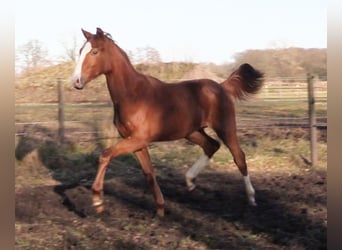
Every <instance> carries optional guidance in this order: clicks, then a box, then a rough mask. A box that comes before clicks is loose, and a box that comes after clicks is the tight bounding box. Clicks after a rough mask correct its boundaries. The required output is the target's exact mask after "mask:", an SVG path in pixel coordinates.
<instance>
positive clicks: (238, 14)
mask: <svg viewBox="0 0 342 250" xmlns="http://www.w3.org/2000/svg"><path fill="white" fill-rule="evenodd" d="M326 5H327V4H326V1H324V0H286V1H285V0H284V1H283V0H279V1H271V0H234V1H232V0H169V1H165V0H107V1H104V0H96V1H86V0H83V1H71V0H58V1H47V0H30V1H28V0H16V1H15V20H16V21H15V36H16V37H15V39H16V46H19V45H22V44H24V43H26V42H27V41H29V40H32V39H38V40H39V41H41V42H42V43H43V45H44V47H45V48H46V49H47V50H48V51H49V54H50V57H51V58H52V59H56V58H59V57H60V56H61V55H63V53H65V52H64V48H63V45H65V44H71V41H72V40H73V39H74V37H76V38H77V40H78V41H79V43H80V45H81V44H82V42H83V41H84V38H83V35H82V33H81V31H80V29H81V28H83V29H86V30H88V31H90V32H92V33H94V32H95V30H96V27H100V28H102V29H103V30H104V31H106V32H109V33H111V35H112V37H113V39H114V40H115V41H116V42H117V44H118V45H119V46H120V47H122V48H123V49H124V50H126V51H127V50H132V51H134V50H135V49H136V48H138V47H146V46H150V47H153V48H155V49H157V50H158V51H159V53H160V55H161V58H162V60H163V61H184V60H187V61H193V62H214V63H224V62H229V61H231V60H232V57H233V55H234V54H235V53H237V52H241V51H244V50H247V49H265V48H276V47H303V48H326V46H327V6H326Z"/></svg>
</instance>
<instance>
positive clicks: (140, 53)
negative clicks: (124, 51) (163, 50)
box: [128, 46, 161, 64]
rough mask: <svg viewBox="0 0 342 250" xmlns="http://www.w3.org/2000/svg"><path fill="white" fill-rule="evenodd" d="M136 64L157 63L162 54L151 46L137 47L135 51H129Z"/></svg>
mask: <svg viewBox="0 0 342 250" xmlns="http://www.w3.org/2000/svg"><path fill="white" fill-rule="evenodd" d="M128 55H129V57H130V59H131V60H132V63H134V64H142V63H143V64H156V63H160V62H161V59H160V54H159V52H158V50H156V49H155V48H152V47H150V46H146V47H140V48H137V49H136V50H135V51H134V52H132V51H129V53H128Z"/></svg>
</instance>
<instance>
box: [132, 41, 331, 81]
mask: <svg viewBox="0 0 342 250" xmlns="http://www.w3.org/2000/svg"><path fill="white" fill-rule="evenodd" d="M242 63H249V64H251V65H253V66H254V67H255V68H257V69H260V70H262V71H263V72H264V73H265V77H267V78H278V77H279V78H296V79H305V78H306V77H307V74H308V73H310V74H314V75H316V76H318V77H319V78H320V79H323V80H325V79H326V76H327V54H326V49H303V48H286V49H267V50H247V51H243V52H241V53H237V54H235V56H234V62H233V63H226V64H222V65H217V64H213V63H208V64H201V68H202V69H203V68H204V69H205V70H204V72H203V73H205V72H207V73H208V72H211V73H214V74H215V75H216V76H217V77H219V78H222V79H225V78H227V77H228V76H229V75H230V73H231V72H232V71H233V70H234V69H236V68H237V67H238V66H239V65H240V64H242ZM196 65H198V64H196V63H184V62H173V63H163V62H158V63H156V62H153V63H149V62H148V61H147V62H144V63H138V64H135V67H136V68H137V70H139V71H140V72H142V73H144V74H148V75H153V76H155V77H158V78H160V79H164V80H168V79H180V78H182V76H184V75H185V74H187V72H189V71H191V70H193V69H194V68H196ZM198 77H206V75H200V76H198ZM208 77H209V76H208Z"/></svg>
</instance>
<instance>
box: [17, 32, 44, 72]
mask: <svg viewBox="0 0 342 250" xmlns="http://www.w3.org/2000/svg"><path fill="white" fill-rule="evenodd" d="M47 57H48V52H47V50H46V49H44V48H43V44H42V43H41V42H40V41H38V40H36V39H33V40H30V41H28V42H27V43H25V44H23V45H21V46H19V48H18V50H17V54H16V60H17V64H19V65H18V66H19V67H20V68H22V69H26V70H27V69H34V68H37V67H41V66H45V65H47V64H48V63H49V60H48V58H47Z"/></svg>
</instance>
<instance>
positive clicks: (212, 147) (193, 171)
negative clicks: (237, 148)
mask: <svg viewBox="0 0 342 250" xmlns="http://www.w3.org/2000/svg"><path fill="white" fill-rule="evenodd" d="M186 139H188V140H189V141H191V142H193V143H195V144H197V145H199V146H201V147H202V149H203V151H204V155H202V156H201V157H200V158H199V159H198V160H197V161H196V162H195V163H194V165H192V167H191V168H190V169H189V170H188V171H187V172H186V174H185V181H186V185H187V187H188V190H189V191H192V190H194V189H195V188H196V185H195V184H194V183H193V180H194V179H195V178H196V177H197V175H198V174H199V173H200V172H201V170H203V168H204V167H205V166H207V165H208V164H209V159H210V158H211V157H212V156H213V155H214V153H215V152H216V151H217V150H218V149H219V148H220V143H219V142H218V141H216V140H214V139H213V138H211V137H210V136H208V135H207V134H206V133H205V132H204V130H203V129H201V130H199V131H195V132H193V133H192V134H190V135H189V136H187V137H186Z"/></svg>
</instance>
